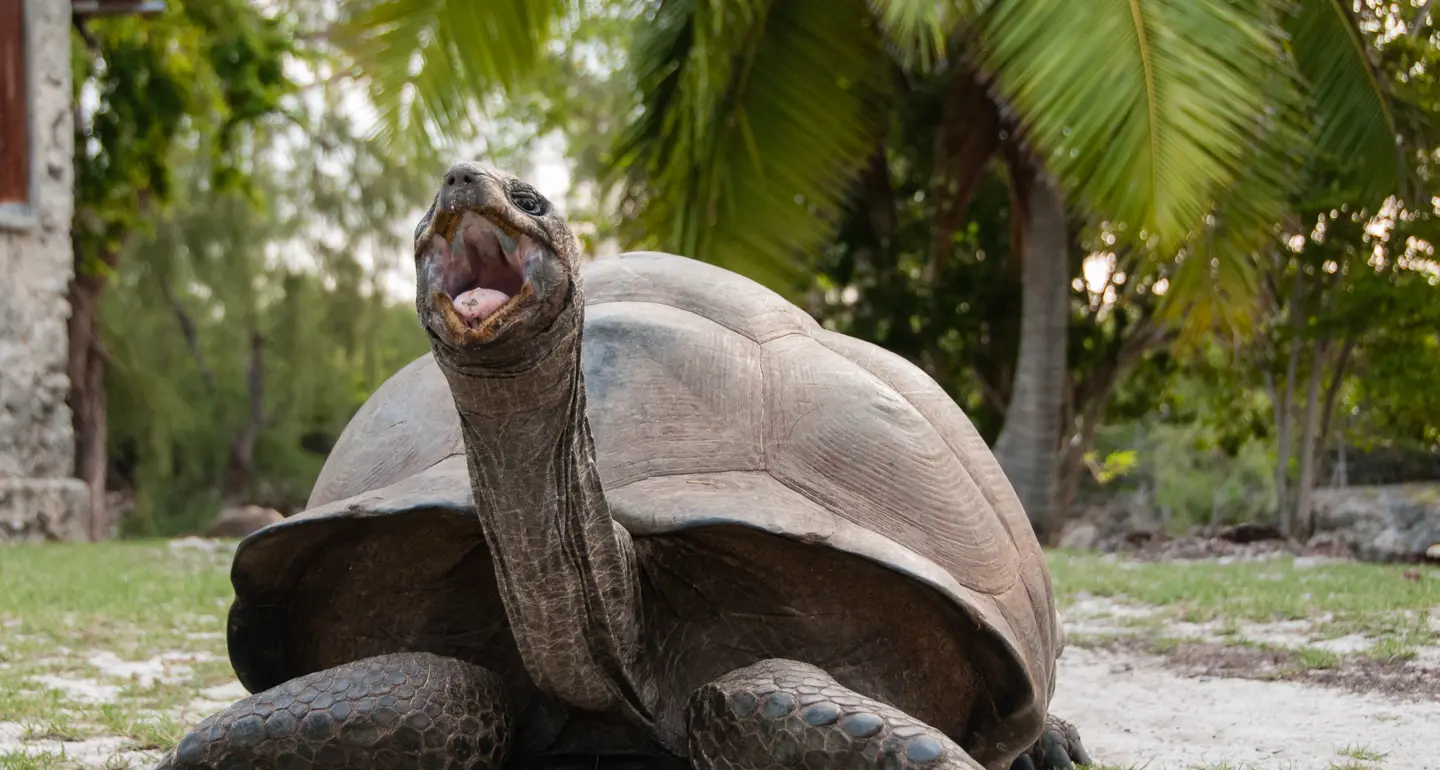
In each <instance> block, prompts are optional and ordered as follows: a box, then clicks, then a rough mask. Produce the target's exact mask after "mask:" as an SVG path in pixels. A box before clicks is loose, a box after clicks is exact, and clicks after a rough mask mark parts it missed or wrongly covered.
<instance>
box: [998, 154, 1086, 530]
mask: <svg viewBox="0 0 1440 770" xmlns="http://www.w3.org/2000/svg"><path fill="white" fill-rule="evenodd" d="M1012 179H1014V180H1015V182H1016V183H1017V184H1019V185H1021V186H1022V189H1021V190H1020V191H1019V192H1020V193H1021V194H1020V195H1017V196H1016V197H1017V199H1018V200H1020V201H1022V202H1023V204H1024V205H1023V208H1021V209H1020V210H1018V211H1016V212H1015V214H1014V215H1015V216H1023V217H1024V220H1023V223H1022V240H1021V243H1020V250H1021V252H1020V253H1021V259H1022V266H1021V269H1022V271H1023V272H1022V275H1023V276H1024V288H1023V291H1022V293H1021V299H1020V350H1019V355H1018V357H1017V363H1016V367H1015V383H1014V386H1013V387H1012V389H1011V392H1010V403H1009V405H1008V406H1007V407H1006V410H1005V424H1004V426H1003V427H1002V428H1001V429H1000V436H999V438H997V439H996V441H995V456H996V459H998V460H999V461H1000V466H1001V467H1002V468H1004V469H1005V475H1006V476H1008V477H1009V479H1010V483H1011V484H1012V485H1013V486H1014V487H1015V492H1016V494H1018V495H1019V496H1020V502H1021V503H1022V504H1023V505H1024V506H1025V512H1026V513H1027V514H1028V515H1029V517H1030V525H1031V526H1032V527H1034V529H1035V533H1036V536H1037V537H1038V538H1039V539H1040V541H1041V542H1042V543H1050V542H1053V540H1054V538H1055V537H1056V536H1057V535H1058V533H1059V529H1060V522H1058V521H1056V520H1055V518H1056V515H1055V514H1056V511H1057V502H1058V501H1057V497H1058V495H1057V491H1058V489H1057V488H1058V485H1059V475H1060V467H1059V466H1060V451H1059V449H1060V447H1059V443H1060V420H1061V410H1062V409H1063V406H1064V403H1065V376H1066V371H1065V354H1066V350H1065V345H1066V342H1067V340H1068V339H1069V326H1070V271H1069V259H1068V251H1067V246H1068V244H1067V234H1066V228H1065V201H1064V199H1063V198H1062V197H1061V195H1060V193H1059V191H1057V190H1056V189H1055V188H1054V187H1052V186H1051V185H1050V183H1049V182H1048V181H1046V180H1044V179H1042V178H1040V177H1039V176H1037V175H1034V174H1032V173H1031V172H1030V171H1028V170H1025V169H1016V170H1014V171H1013V172H1012Z"/></svg>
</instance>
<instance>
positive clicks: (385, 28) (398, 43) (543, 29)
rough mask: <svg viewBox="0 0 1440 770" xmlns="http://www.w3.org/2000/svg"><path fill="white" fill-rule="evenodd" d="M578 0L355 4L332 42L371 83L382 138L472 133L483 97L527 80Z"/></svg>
mask: <svg viewBox="0 0 1440 770" xmlns="http://www.w3.org/2000/svg"><path fill="white" fill-rule="evenodd" d="M575 5H576V3H575V2H573V0H486V2H471V0H349V1H348V2H345V3H343V4H342V12H343V15H344V16H343V20H342V21H341V23H339V24H338V25H336V28H335V30H334V40H335V42H336V44H337V45H338V46H339V48H340V49H341V50H342V51H343V52H344V53H345V54H346V55H347V56H349V57H350V58H351V59H353V61H354V63H355V68H356V70H357V71H358V72H359V73H360V75H361V76H362V78H363V79H365V80H368V81H369V85H370V87H371V88H370V96H371V98H372V99H373V100H374V102H375V105H376V108H377V110H378V111H379V118H380V124H381V125H380V128H381V134H382V136H384V137H385V138H386V139H390V140H393V139H397V138H404V139H407V140H409V141H411V142H413V143H414V146H419V147H426V148H429V147H433V146H435V145H437V144H441V143H443V142H444V141H447V140H449V141H454V140H457V139H461V140H463V139H467V138H470V137H471V136H473V133H474V125H473V123H474V120H475V117H476V114H475V113H476V112H477V107H478V106H479V105H478V100H479V99H480V98H483V97H484V96H485V95H488V94H490V93H493V92H495V91H497V90H498V91H506V90H511V89H515V88H516V87H517V86H520V85H521V84H522V83H524V82H526V78H527V75H528V74H529V73H531V72H532V71H533V70H534V68H535V66H536V65H537V63H538V62H539V61H540V59H541V57H542V56H543V55H544V53H545V46H546V44H547V43H548V41H549V39H550V35H551V33H552V32H553V25H554V22H555V21H556V19H557V18H559V17H561V16H563V15H564V13H565V12H566V11H568V10H570V9H571V8H572V7H574V6H575Z"/></svg>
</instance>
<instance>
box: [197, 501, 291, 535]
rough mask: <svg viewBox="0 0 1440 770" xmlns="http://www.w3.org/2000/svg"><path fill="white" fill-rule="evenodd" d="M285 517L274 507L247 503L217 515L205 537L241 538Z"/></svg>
mask: <svg viewBox="0 0 1440 770" xmlns="http://www.w3.org/2000/svg"><path fill="white" fill-rule="evenodd" d="M284 520H285V517H284V516H282V515H280V512H279V511H277V510H275V509H273V508H262V507H260V506H258V505H247V506H245V507H243V508H226V509H225V510H223V511H221V512H220V515H219V516H216V517H215V522H214V523H213V524H211V525H210V528H209V529H207V530H205V537H216V538H241V537H245V536H246V535H249V534H250V533H251V532H254V531H255V530H257V529H260V528H261V527H264V526H266V525H268V524H274V523H275V522H277V521H284Z"/></svg>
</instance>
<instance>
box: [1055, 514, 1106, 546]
mask: <svg viewBox="0 0 1440 770" xmlns="http://www.w3.org/2000/svg"><path fill="white" fill-rule="evenodd" d="M1099 540H1100V529H1099V528H1098V527H1096V526H1095V525H1094V524H1091V523H1090V522H1088V521H1071V522H1068V523H1067V524H1066V525H1065V529H1064V531H1063V532H1061V533H1060V547H1061V548H1065V549H1068V550H1073V551H1089V550H1091V549H1093V548H1094V547H1095V544H1096V543H1097V542H1099Z"/></svg>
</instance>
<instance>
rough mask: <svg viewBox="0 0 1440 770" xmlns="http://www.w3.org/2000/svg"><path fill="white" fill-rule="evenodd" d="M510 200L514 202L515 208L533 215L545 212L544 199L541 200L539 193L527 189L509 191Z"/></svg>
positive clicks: (536, 215)
mask: <svg viewBox="0 0 1440 770" xmlns="http://www.w3.org/2000/svg"><path fill="white" fill-rule="evenodd" d="M510 202H511V203H513V204H515V208H517V209H520V210H521V211H523V212H525V213H526V214H529V215H530V216H533V217H538V216H540V215H541V214H544V213H545V201H544V200H542V199H541V198H540V196H539V195H536V194H535V193H532V192H530V191H529V190H514V191H512V192H511V193H510Z"/></svg>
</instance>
